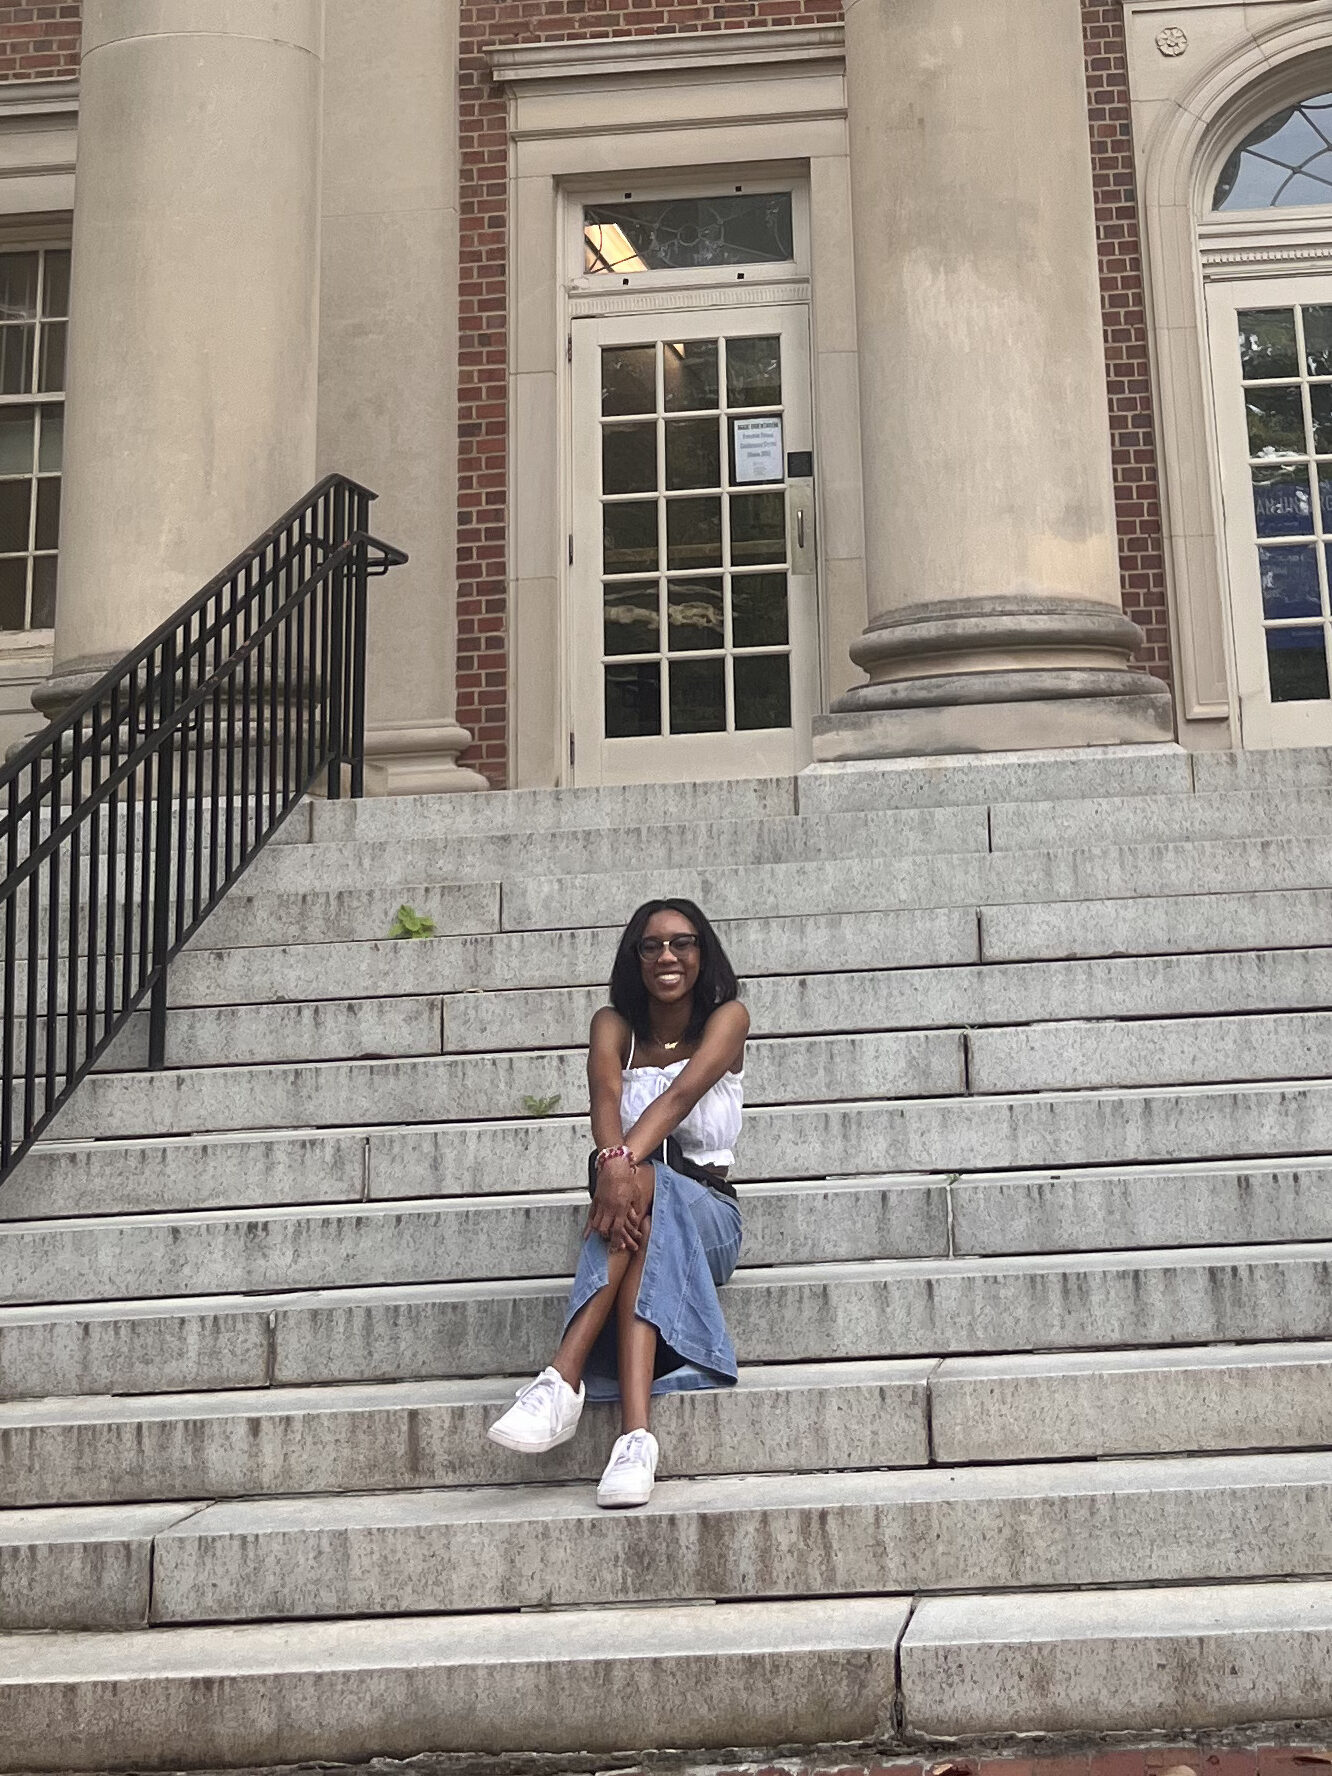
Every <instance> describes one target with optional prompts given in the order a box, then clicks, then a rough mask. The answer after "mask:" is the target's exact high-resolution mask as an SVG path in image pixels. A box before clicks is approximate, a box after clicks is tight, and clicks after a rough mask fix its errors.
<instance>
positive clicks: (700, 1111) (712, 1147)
mask: <svg viewBox="0 0 1332 1776" xmlns="http://www.w3.org/2000/svg"><path fill="white" fill-rule="evenodd" d="M688 1065H689V1062H688V1061H687V1060H684V1061H672V1062H671V1064H670V1066H669V1067H635V1066H634V1055H633V1050H632V1049H631V1050H630V1052H629V1065H628V1066H627V1067H626V1068H625V1069H624V1071H623V1073H622V1074H621V1081H622V1083H621V1086H620V1127H621V1128H622V1129H624V1130H625V1132H626V1133H628V1131H629V1130H630V1129H631V1128H632V1127H633V1126H634V1124H635V1123H636V1122H637V1121H638V1119H639V1117H640V1116H641V1115H642V1114H643V1112H644V1111H645V1110H646V1109H647V1107H648V1105H649V1104H651V1103H653V1102H654V1101H655V1100H656V1099H657V1098H659V1097H660V1096H661V1094H662V1093H663V1092H664V1091H665V1090H666V1087H667V1086H668V1085H669V1084H670V1083H671V1081H672V1080H673V1079H674V1078H676V1076H677V1075H678V1074H680V1073H683V1071H684V1070H685V1068H686V1067H687V1066H688ZM744 1106H745V1076H744V1073H743V1072H740V1073H723V1074H722V1076H721V1078H720V1079H719V1080H718V1081H717V1083H716V1084H715V1085H714V1086H711V1087H709V1089H708V1090H707V1091H705V1092H704V1094H703V1096H702V1097H701V1098H700V1099H699V1100H698V1102H697V1104H695V1105H694V1108H693V1109H692V1110H691V1111H690V1112H689V1114H688V1116H686V1117H685V1119H684V1121H683V1122H682V1123H681V1124H680V1126H679V1127H678V1128H677V1129H675V1130H674V1131H673V1132H674V1135H675V1138H676V1140H677V1141H678V1142H679V1143H680V1151H681V1152H682V1153H683V1154H684V1156H685V1158H686V1159H688V1160H692V1161H693V1163H694V1164H695V1165H699V1166H731V1165H734V1164H735V1143H736V1141H737V1140H738V1139H739V1136H740V1124H741V1123H742V1122H743V1120H744Z"/></svg>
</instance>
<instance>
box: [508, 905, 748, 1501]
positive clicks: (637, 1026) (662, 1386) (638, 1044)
mask: <svg viewBox="0 0 1332 1776" xmlns="http://www.w3.org/2000/svg"><path fill="white" fill-rule="evenodd" d="M738 993H739V984H738V982H737V981H736V978H735V971H734V969H733V968H732V967H731V964H730V962H729V961H728V960H727V957H726V952H725V951H724V950H723V948H722V946H721V943H720V941H719V939H718V937H717V934H716V932H715V931H714V930H713V929H712V926H711V925H710V924H709V923H708V921H707V919H706V918H705V917H704V915H703V914H702V912H700V910H699V909H698V907H696V906H695V905H694V903H693V902H692V901H689V900H651V901H648V902H647V903H646V905H644V906H641V907H639V909H638V911H637V912H636V913H635V914H634V916H633V918H632V919H630V921H629V923H628V925H627V926H626V927H625V929H624V934H623V936H622V937H621V938H620V945H619V949H618V951H617V952H616V956H615V966H614V968H613V970H612V972H611V984H610V1004H609V1005H608V1006H603V1008H602V1009H601V1010H600V1011H598V1012H597V1013H596V1015H595V1016H594V1017H593V1019H592V1029H591V1036H590V1041H589V1049H588V1062H587V1075H588V1085H589V1087H590V1090H591V1097H592V1135H593V1139H594V1140H595V1142H596V1146H597V1151H596V1155H595V1159H594V1161H593V1162H592V1165H591V1167H590V1172H591V1180H590V1183H591V1187H592V1188H593V1192H594V1193H593V1197H592V1209H591V1213H590V1214H589V1216H588V1220H587V1226H586V1229H585V1232H584V1238H583V1247H582V1252H581V1254H580V1257H579V1261H578V1272H577V1275H576V1276H575V1278H574V1285H573V1290H572V1293H571V1294H570V1297H569V1307H568V1313H567V1316H566V1319H565V1323H564V1336H563V1338H562V1339H561V1340H560V1344H559V1348H558V1349H557V1350H556V1352H555V1355H554V1356H553V1357H552V1359H551V1362H550V1365H549V1367H547V1368H545V1369H543V1370H542V1371H541V1374H540V1375H538V1376H537V1378H536V1380H535V1381H532V1382H529V1383H528V1384H527V1385H526V1386H525V1387H524V1388H522V1389H520V1391H519V1394H518V1399H517V1402H516V1404H515V1405H513V1406H511V1407H510V1408H509V1410H508V1411H507V1412H506V1413H505V1414H504V1416H503V1417H502V1418H501V1419H499V1420H498V1421H497V1422H496V1423H495V1424H493V1425H492V1426H491V1427H490V1433H489V1434H490V1436H491V1437H492V1438H493V1439H494V1441H495V1442H496V1443H501V1444H503V1445H504V1447H505V1448H506V1449H518V1450H523V1451H525V1452H527V1453H528V1454H532V1455H537V1454H541V1453H542V1452H544V1451H545V1450H547V1449H555V1448H557V1447H558V1446H559V1445H560V1444H561V1443H567V1442H568V1440H569V1439H570V1438H571V1437H572V1436H573V1434H574V1432H575V1431H576V1430H577V1428H578V1420H579V1417H580V1416H581V1414H582V1410H583V1403H584V1400H585V1399H588V1398H591V1399H602V1400H613V1399H615V1398H616V1397H617V1395H618V1398H619V1401H620V1418H621V1429H622V1432H623V1434H622V1435H621V1436H620V1438H619V1440H618V1441H617V1442H616V1444H615V1447H614V1449H613V1450H612V1451H611V1458H610V1461H609V1463H608V1464H607V1466H606V1471H605V1473H604V1474H603V1475H602V1477H601V1483H600V1485H599V1486H598V1488H597V1503H598V1504H599V1505H603V1506H606V1507H608V1508H614V1507H617V1506H627V1505H643V1504H646V1503H647V1501H648V1499H649V1498H650V1497H651V1496H652V1486H653V1481H654V1478H655V1476H656V1471H657V1461H658V1455H659V1450H658V1445H657V1439H656V1438H655V1437H654V1436H653V1435H652V1432H651V1431H650V1430H649V1429H648V1418H649V1412H650V1406H651V1397H652V1395H654V1394H663V1393H677V1392H681V1391H683V1390H686V1389H691V1388H711V1387H731V1386H734V1384H735V1380H736V1365H735V1351H734V1349H733V1347H732V1345H731V1340H730V1336H729V1334H728V1333H727V1330H726V1321H725V1318H724V1316H723V1314H722V1309H721V1303H720V1301H719V1300H718V1298H717V1291H718V1289H719V1288H720V1287H721V1285H722V1284H723V1283H724V1282H725V1281H726V1280H727V1278H728V1277H729V1276H730V1274H731V1272H732V1271H733V1270H734V1269H735V1264H736V1259H737V1258H738V1257H739V1255H740V1209H739V1206H738V1204H737V1202H736V1197H735V1190H734V1187H733V1186H732V1185H731V1184H729V1183H728V1182H727V1171H728V1168H729V1167H730V1166H731V1164H732V1162H733V1160H734V1157H735V1154H734V1148H735V1142H736V1137H737V1136H738V1135H739V1133H740V1123H741V1117H742V1113H743V1105H744V1056H745V1039H746V1037H747V1036H748V1034H749V1013H748V1012H747V1011H746V1010H745V1008H744V1006H743V1005H741V1004H740V1002H739V999H738V996H737V995H738Z"/></svg>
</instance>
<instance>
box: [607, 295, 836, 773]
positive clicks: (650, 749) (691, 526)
mask: <svg viewBox="0 0 1332 1776" xmlns="http://www.w3.org/2000/svg"><path fill="white" fill-rule="evenodd" d="M645 320H647V325H645V324H644V321H645ZM574 362H575V426H576V428H577V432H578V439H579V443H580V445H581V446H582V447H583V450H584V451H585V452H586V455H585V456H584V458H583V460H582V462H581V464H580V465H579V469H580V470H581V474H580V479H581V491H580V496H579V500H578V518H579V522H578V527H577V530H576V533H575V545H576V546H575V572H574V576H573V585H574V597H575V624H576V630H577V639H576V642H575V660H574V667H575V684H576V699H577V706H576V709H575V739H576V741H579V739H580V737H581V759H579V758H576V761H575V763H576V777H577V780H578V781H583V782H587V781H643V780H646V779H650V778H652V777H661V778H670V777H673V776H676V775H680V776H688V775H694V776H731V775H744V774H746V773H747V772H749V771H754V772H763V771H768V770H776V771H781V770H788V769H791V768H792V767H793V764H794V762H795V750H794V739H793V727H794V724H795V723H796V722H797V721H801V722H803V723H805V724H806V725H807V724H808V721H809V711H810V702H811V696H812V686H811V682H810V680H811V672H812V668H813V664H814V661H813V654H814V643H813V633H812V630H813V613H814V587H813V579H814V576H813V507H812V500H811V499H810V497H809V487H810V483H809V475H810V469H811V457H810V446H811V440H810V436H809V425H810V418H809V407H810V399H809V355H808V336H807V316H806V311H805V310H804V309H794V310H792V309H786V308H771V309H763V308H757V309H750V310H735V311H729V312H728V311H727V310H726V309H724V308H722V309H717V310H715V311H711V312H707V311H704V312H698V311H695V312H692V313H690V314H688V315H687V316H684V315H681V316H679V317H678V318H677V320H676V323H675V324H674V325H673V324H672V321H671V318H670V317H668V316H665V315H654V316H652V317H650V319H649V318H648V317H642V318H637V319H635V318H630V317H616V318H614V319H607V320H605V321H580V322H576V323H575V345H574ZM589 445H590V447H591V448H590V450H589V449H588V448H587V447H588V446H589ZM577 456H578V451H577V449H576V458H577ZM589 458H590V459H591V460H588V459H589ZM576 472H578V470H576Z"/></svg>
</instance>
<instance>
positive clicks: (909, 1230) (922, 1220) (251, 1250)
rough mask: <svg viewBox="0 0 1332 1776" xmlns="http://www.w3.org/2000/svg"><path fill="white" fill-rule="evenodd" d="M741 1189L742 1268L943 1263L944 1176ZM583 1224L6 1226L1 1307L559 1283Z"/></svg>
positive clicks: (337, 1221)
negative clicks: (520, 1280) (862, 1261)
mask: <svg viewBox="0 0 1332 1776" xmlns="http://www.w3.org/2000/svg"><path fill="white" fill-rule="evenodd" d="M743 1189H744V1197H743V1200H742V1204H741V1207H742V1211H743V1214H744V1226H745V1236H744V1247H743V1250H742V1252H741V1257H740V1262H741V1264H743V1265H745V1266H746V1267H748V1266H768V1265H774V1264H821V1263H829V1262H836V1261H838V1260H841V1259H854V1258H907V1257H926V1256H929V1255H930V1254H934V1255H937V1256H940V1257H946V1256H947V1254H948V1198H947V1191H946V1188H945V1184H944V1180H943V1179H941V1178H935V1179H905V1178H885V1179H879V1180H865V1181H863V1182H862V1181H859V1180H857V1181H852V1182H843V1183H836V1184H833V1183H813V1182H805V1183H797V1184H762V1185H745V1186H743ZM587 1212H588V1198H587V1192H586V1190H573V1191H562V1192H559V1193H554V1192H546V1193H543V1194H539V1195H528V1196H486V1197H478V1198H471V1199H468V1198H450V1199H447V1200H444V1201H440V1200H438V1199H434V1200H427V1201H423V1202H387V1203H354V1204H352V1203H348V1204H338V1205H336V1206H333V1205H330V1206H327V1207H322V1208H314V1207H310V1208H285V1209H283V1208H270V1209H250V1210H241V1211H229V1212H226V1213H223V1214H217V1213H212V1212H209V1211H201V1210H196V1211H194V1212H193V1213H191V1214H185V1215H137V1216H120V1217H114V1218H113V1217H108V1216H95V1217H86V1218H84V1219H73V1220H60V1221H21V1222H11V1223H9V1224H7V1225H0V1304H2V1305H6V1306H8V1305H15V1304H19V1303H25V1302H27V1303H31V1302H52V1301H71V1300H76V1301H106V1300H124V1299H125V1298H126V1297H145V1298H146V1297H151V1296H182V1295H215V1294H222V1293H228V1294H245V1293H250V1292H256V1293H258V1292H264V1291H271V1290H295V1289H335V1288H351V1287H363V1286H368V1285H374V1284H377V1283H386V1284H401V1283H416V1282H474V1281H485V1280H494V1279H502V1278H508V1277H532V1276H551V1275H554V1276H565V1275H568V1274H570V1273H571V1272H572V1271H573V1270H574V1269H575V1268H576V1266H577V1263H578V1251H579V1247H580V1245H581V1243H582V1236H583V1231H584V1229H585V1227H586V1225H587ZM1329 1232H1330V1233H1332V1228H1330V1229H1329Z"/></svg>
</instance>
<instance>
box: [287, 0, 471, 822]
mask: <svg viewBox="0 0 1332 1776" xmlns="http://www.w3.org/2000/svg"><path fill="white" fill-rule="evenodd" d="M457 34H458V8H457V6H456V5H453V4H447V5H442V4H441V3H440V0H392V4H391V5H386V4H385V0H328V52H327V58H326V63H327V81H326V89H325V151H324V276H323V317H322V323H321V329H320V339H321V355H320V367H319V461H320V466H321V468H325V469H333V468H338V469H342V470H343V471H345V472H346V473H347V474H350V475H354V476H355V477H356V478H357V479H358V480H360V481H364V482H365V483H366V484H367V485H368V486H370V487H373V488H375V490H376V491H377V492H378V493H380V494H381V495H382V497H381V499H380V501H379V503H378V504H377V505H376V506H375V508H374V525H375V528H376V529H377V530H378V532H379V533H380V534H381V535H382V536H384V537H386V538H388V539H389V540H390V541H392V542H394V543H397V544H398V545H399V546H400V547H402V548H405V549H406V550H407V551H408V552H409V554H410V556H411V561H410V563H409V565H408V566H407V567H405V568H399V569H397V570H395V572H394V573H392V574H390V575H389V577H388V578H387V579H386V580H380V581H376V582H374V583H373V584H372V585H371V589H370V600H371V602H370V654H369V661H368V669H369V671H368V687H367V700H368V716H369V721H368V726H367V731H366V755H367V762H368V767H369V768H368V771H367V777H366V782H367V786H368V787H369V788H370V789H371V790H378V791H380V792H383V793H388V794H398V793H418V794H425V793H430V794H437V793H439V792H441V791H446V790H479V789H486V788H488V787H489V786H488V785H487V783H486V780H485V778H484V777H482V776H480V775H479V774H478V773H477V772H475V771H467V770H463V769H461V768H460V767H459V765H458V754H459V753H460V752H461V751H462V750H463V749H464V748H465V747H466V746H468V745H470V743H471V736H470V735H469V734H468V733H467V731H466V729H465V728H460V727H459V726H458V724H457V722H456V721H455V720H454V717H453V709H454V675H455V654H456V646H457V589H456V583H455V578H454V570H455V563H456V559H457V550H456V544H455V525H456V518H457V498H456V492H457V485H458V404H457V390H458V381H457V376H458V112H457V71H458V48H457V42H458V35H457Z"/></svg>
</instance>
